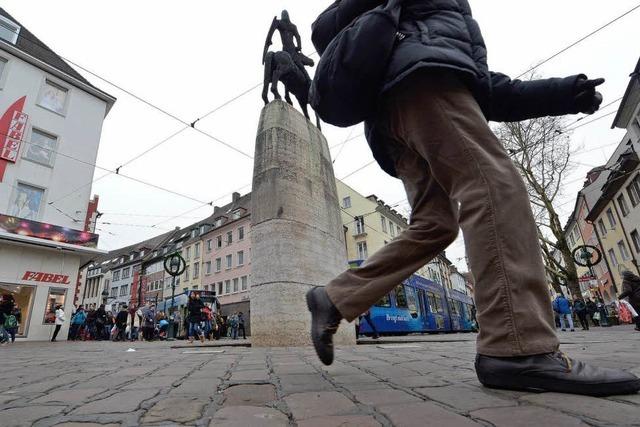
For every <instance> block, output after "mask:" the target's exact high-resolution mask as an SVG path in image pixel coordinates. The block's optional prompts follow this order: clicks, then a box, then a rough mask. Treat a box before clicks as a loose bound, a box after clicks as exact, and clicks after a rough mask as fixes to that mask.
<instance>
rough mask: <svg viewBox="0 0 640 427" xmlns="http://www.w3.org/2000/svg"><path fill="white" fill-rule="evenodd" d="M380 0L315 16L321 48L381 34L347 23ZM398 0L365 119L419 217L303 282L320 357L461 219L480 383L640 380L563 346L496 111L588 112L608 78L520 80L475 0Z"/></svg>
mask: <svg viewBox="0 0 640 427" xmlns="http://www.w3.org/2000/svg"><path fill="white" fill-rule="evenodd" d="M383 3H385V4H387V3H386V2H383V1H381V0H376V1H373V0H371V1H363V0H337V1H335V2H334V3H333V4H332V5H331V6H330V7H329V8H328V9H327V10H325V11H324V12H323V13H322V14H321V15H320V16H319V17H318V19H317V20H316V22H315V23H314V25H313V35H312V40H313V42H314V45H315V47H316V50H317V52H318V53H320V54H322V53H323V52H324V51H325V49H326V48H327V46H328V45H329V43H330V42H331V41H332V39H334V37H336V35H338V34H340V35H341V37H342V36H344V37H346V38H348V37H354V38H355V37H358V35H359V36H360V37H365V36H366V35H368V34H372V33H371V31H369V32H367V31H363V32H356V31H348V32H343V31H342V30H343V29H344V28H345V27H347V26H348V25H350V24H352V23H353V24H352V25H355V24H357V26H356V27H352V28H356V29H358V28H362V27H360V25H364V24H366V23H376V22H387V24H388V21H384V20H382V19H381V18H380V14H379V13H377V12H375V13H369V14H367V13H365V12H368V11H370V10H371V9H373V8H375V7H377V6H380V5H382V4H383ZM394 3H395V2H394ZM400 4H401V7H402V13H401V17H400V24H399V28H398V31H397V32H390V33H389V34H391V33H395V36H396V40H395V44H394V45H393V46H394V47H393V49H394V51H393V53H392V54H391V57H390V60H389V62H388V63H387V66H386V74H385V80H384V82H383V83H382V85H381V87H379V88H377V92H378V93H379V102H378V104H377V105H376V108H375V111H376V112H375V113H373V114H372V115H371V116H370V117H369V118H368V119H367V121H366V122H365V129H366V135H367V140H368V142H369V144H370V146H371V148H372V151H373V154H374V157H375V158H376V160H378V163H379V164H380V166H381V167H382V168H383V169H384V170H385V171H386V172H388V173H389V174H391V175H392V176H395V177H398V178H400V179H401V180H402V181H403V183H404V186H405V189H406V191H407V195H408V199H409V203H410V206H411V211H412V212H411V223H410V225H409V227H408V228H407V229H406V230H405V231H404V232H403V233H402V234H400V236H398V237H396V238H395V239H394V240H392V241H391V242H390V243H389V244H388V245H386V246H384V247H383V248H382V249H380V250H379V251H377V252H376V253H375V254H374V255H372V256H370V257H369V258H368V259H367V261H366V262H365V263H364V264H362V266H360V267H359V268H355V269H349V270H347V271H345V272H344V273H342V274H340V275H339V276H338V277H336V278H334V279H333V280H332V281H330V282H329V283H328V285H327V286H326V287H316V288H314V289H312V290H310V291H309V292H308V294H307V306H308V307H309V310H310V311H311V316H312V322H311V337H312V341H313V344H314V347H315V349H316V352H317V354H318V356H319V357H320V359H321V361H322V362H323V363H325V364H327V365H328V364H331V363H332V362H333V356H334V348H333V335H334V334H335V332H336V331H337V330H338V327H339V325H340V321H341V319H343V318H345V319H346V320H347V321H353V320H354V319H356V318H358V316H359V315H361V314H362V313H364V312H365V311H366V310H367V309H368V308H369V307H371V306H372V305H373V304H374V303H375V302H376V301H377V300H378V299H379V298H381V297H383V296H384V295H386V294H388V293H389V292H390V291H391V290H392V289H393V288H394V287H395V286H396V285H397V284H398V283H401V282H402V281H403V280H405V279H407V278H408V277H410V276H411V274H413V273H414V272H415V271H416V270H418V269H419V268H420V267H422V266H423V265H424V264H425V262H428V261H429V260H430V259H432V258H434V257H436V256H437V255H438V254H439V253H441V252H442V251H443V250H444V249H446V248H447V247H448V246H449V245H450V244H451V243H453V242H454V241H455V239H456V238H457V235H458V231H459V228H462V231H463V233H464V237H465V242H466V243H467V253H468V256H469V263H470V266H471V271H472V273H473V275H474V278H475V281H476V284H475V297H476V305H477V306H478V322H479V324H480V333H479V335H478V342H477V353H478V356H477V358H476V374H477V375H478V379H479V380H480V382H481V383H482V384H484V385H485V386H488V387H495V388H502V389H519V390H522V389H524V390H529V389H532V388H533V389H536V390H544V391H556V392H567V393H582V394H596V393H597V394H599V395H609V394H618V393H621V392H622V393H630V392H635V391H637V390H640V379H638V378H637V377H636V376H635V375H632V374H629V373H626V372H625V371H622V370H604V369H599V368H595V367H591V366H589V367H585V364H584V363H582V362H578V361H572V360H571V359H570V358H568V357H567V356H566V355H564V354H563V353H561V352H560V351H559V340H558V338H557V336H556V330H555V328H554V327H553V314H552V310H551V305H550V301H549V299H548V293H547V278H546V273H545V269H544V265H543V262H542V256H541V252H540V248H539V240H538V231H537V227H536V223H535V219H534V216H533V214H532V211H531V206H530V200H529V197H528V194H527V189H526V186H525V185H524V183H523V180H522V178H521V177H520V174H519V173H518V171H517V169H516V168H515V166H514V164H513V161H512V159H511V158H510V157H509V155H508V153H507V152H506V150H505V149H504V148H503V146H502V144H501V143H500V141H499V140H498V139H497V138H496V137H495V135H494V134H493V133H492V132H491V129H490V127H489V125H488V124H487V121H488V120H493V121H504V122H514V121H520V120H526V119H531V118H535V117H542V116H547V115H551V116H559V115H563V114H569V113H571V114H576V113H579V112H581V113H585V114H592V113H594V112H595V111H597V110H598V108H599V106H600V104H601V103H602V95H600V94H599V93H598V92H596V87H597V86H599V85H600V84H602V83H603V82H604V80H603V79H597V80H588V79H587V77H586V76H585V75H582V74H581V75H576V76H573V77H568V78H564V79H545V80H536V81H519V80H511V79H510V78H509V77H508V76H506V75H504V74H500V73H493V72H490V71H489V68H488V65H487V60H486V58H487V50H486V47H485V44H484V40H483V38H482V35H481V32H480V28H479V26H478V24H477V22H476V21H475V20H474V19H473V17H472V14H471V9H470V6H469V2H468V1H467V0H442V1H427V0H405V1H403V2H401V3H400ZM378 12H379V11H378ZM358 17H360V19H357V18H358ZM345 40H347V39H345V38H342V39H341V40H340V41H341V42H342V41H345ZM377 42H378V40H375V39H372V40H370V44H371V45H374V44H376V43H377ZM365 43H366V40H365V41H364V42H363V44H365ZM347 46H349V45H347ZM368 52H371V49H370V50H368ZM350 53H351V54H352V55H357V54H358V53H359V52H358V51H356V52H354V51H351V52H350ZM347 59H348V58H347ZM369 59H370V60H371V59H372V58H369ZM373 59H375V58H373ZM380 59H381V60H383V58H380ZM384 60H385V61H386V58H385V59H384ZM349 65H350V64H345V67H348V66H349ZM355 83H356V82H354V84H355ZM321 95H322V94H320V96H321ZM585 384H589V386H585Z"/></svg>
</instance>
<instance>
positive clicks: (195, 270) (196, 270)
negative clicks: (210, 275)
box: [193, 262, 200, 279]
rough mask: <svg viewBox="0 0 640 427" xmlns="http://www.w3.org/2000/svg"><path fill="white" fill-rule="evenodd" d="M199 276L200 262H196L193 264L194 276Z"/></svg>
mask: <svg viewBox="0 0 640 427" xmlns="http://www.w3.org/2000/svg"><path fill="white" fill-rule="evenodd" d="M198 277H200V263H199V262H196V263H195V264H193V278H194V279H197V278H198Z"/></svg>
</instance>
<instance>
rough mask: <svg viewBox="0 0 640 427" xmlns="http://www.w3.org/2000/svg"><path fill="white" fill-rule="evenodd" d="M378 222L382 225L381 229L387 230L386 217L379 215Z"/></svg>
mask: <svg viewBox="0 0 640 427" xmlns="http://www.w3.org/2000/svg"><path fill="white" fill-rule="evenodd" d="M380 224H381V225H382V231H384V232H385V233H386V232H387V218H385V217H383V216H382V215H381V216H380Z"/></svg>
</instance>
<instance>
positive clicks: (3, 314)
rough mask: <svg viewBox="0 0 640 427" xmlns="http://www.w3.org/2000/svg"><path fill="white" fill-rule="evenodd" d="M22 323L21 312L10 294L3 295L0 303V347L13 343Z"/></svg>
mask: <svg viewBox="0 0 640 427" xmlns="http://www.w3.org/2000/svg"><path fill="white" fill-rule="evenodd" d="M21 321H22V312H21V311H20V307H18V304H16V302H15V299H14V298H13V296H12V295H11V294H7V295H3V296H2V300H1V301H0V345H6V344H9V342H11V343H14V342H15V341H16V333H17V332H18V328H19V327H20V322H21Z"/></svg>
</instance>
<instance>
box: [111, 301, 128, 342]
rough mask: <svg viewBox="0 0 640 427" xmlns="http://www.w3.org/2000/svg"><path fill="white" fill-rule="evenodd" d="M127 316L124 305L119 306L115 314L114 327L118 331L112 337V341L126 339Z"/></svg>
mask: <svg viewBox="0 0 640 427" xmlns="http://www.w3.org/2000/svg"><path fill="white" fill-rule="evenodd" d="M128 318H129V310H128V309H127V306H126V305H123V306H122V307H120V311H119V312H118V314H117V315H116V329H117V330H118V332H117V333H116V335H115V337H114V341H125V340H126V330H127V321H128Z"/></svg>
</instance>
